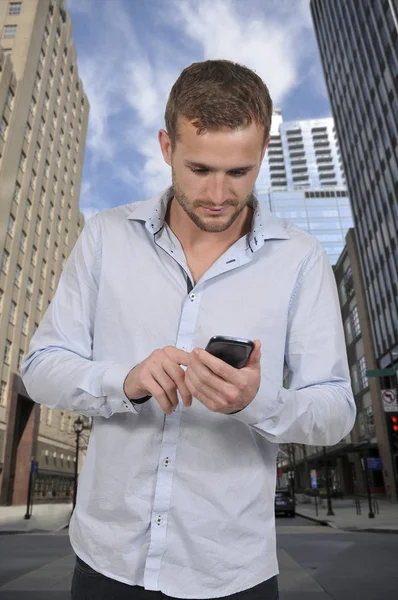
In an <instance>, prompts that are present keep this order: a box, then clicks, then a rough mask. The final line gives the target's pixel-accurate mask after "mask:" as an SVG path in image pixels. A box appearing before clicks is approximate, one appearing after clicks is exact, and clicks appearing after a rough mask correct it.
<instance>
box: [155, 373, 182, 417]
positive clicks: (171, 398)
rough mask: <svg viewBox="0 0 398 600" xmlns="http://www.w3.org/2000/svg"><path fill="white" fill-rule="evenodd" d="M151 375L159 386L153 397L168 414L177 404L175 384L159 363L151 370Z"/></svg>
mask: <svg viewBox="0 0 398 600" xmlns="http://www.w3.org/2000/svg"><path fill="white" fill-rule="evenodd" d="M151 376H152V379H153V380H154V381H155V382H156V383H157V384H158V386H159V387H160V391H159V390H158V393H157V395H156V396H155V398H156V400H157V401H158V402H159V404H160V405H161V407H162V408H163V410H165V409H166V410H165V412H167V413H168V414H170V413H171V412H172V411H173V409H174V408H176V407H177V406H178V398H177V389H176V385H175V383H174V381H173V380H172V379H171V378H170V377H169V376H168V374H167V373H166V371H165V370H164V369H163V367H162V366H160V365H159V366H158V367H157V368H153V369H152V370H151Z"/></svg>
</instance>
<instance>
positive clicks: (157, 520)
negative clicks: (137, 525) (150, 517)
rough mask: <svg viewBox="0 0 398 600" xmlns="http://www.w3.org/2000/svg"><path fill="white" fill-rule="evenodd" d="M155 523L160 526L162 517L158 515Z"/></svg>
mask: <svg viewBox="0 0 398 600" xmlns="http://www.w3.org/2000/svg"><path fill="white" fill-rule="evenodd" d="M156 523H157V524H158V525H161V524H162V523H163V519H162V517H161V516H160V515H159V516H158V517H156Z"/></svg>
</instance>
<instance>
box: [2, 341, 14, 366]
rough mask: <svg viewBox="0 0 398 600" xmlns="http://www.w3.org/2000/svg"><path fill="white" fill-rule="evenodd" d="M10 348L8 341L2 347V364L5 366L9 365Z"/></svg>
mask: <svg viewBox="0 0 398 600" xmlns="http://www.w3.org/2000/svg"><path fill="white" fill-rule="evenodd" d="M11 347H12V342H10V340H6V344H5V347H4V362H5V364H6V365H9V364H10V358H11Z"/></svg>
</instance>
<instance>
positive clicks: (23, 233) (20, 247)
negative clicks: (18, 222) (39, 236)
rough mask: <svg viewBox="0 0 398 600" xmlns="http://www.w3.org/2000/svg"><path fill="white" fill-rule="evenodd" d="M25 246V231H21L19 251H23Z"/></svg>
mask: <svg viewBox="0 0 398 600" xmlns="http://www.w3.org/2000/svg"><path fill="white" fill-rule="evenodd" d="M25 247H26V233H25V232H24V231H21V237H20V240H19V249H20V251H21V252H25Z"/></svg>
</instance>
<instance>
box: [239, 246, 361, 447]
mask: <svg viewBox="0 0 398 600" xmlns="http://www.w3.org/2000/svg"><path fill="white" fill-rule="evenodd" d="M285 360H286V363H287V367H288V369H289V373H290V377H289V379H290V381H289V386H288V389H286V388H285V387H280V388H278V387H277V386H276V385H275V384H273V383H271V382H270V380H269V379H268V378H267V374H266V373H262V380H261V385H260V388H259V392H258V394H257V396H256V397H255V398H254V400H253V401H252V402H251V403H250V404H249V405H248V406H247V407H246V408H245V409H243V410H242V411H241V412H239V413H236V414H234V415H233V418H235V419H238V420H240V421H242V422H244V423H246V424H247V425H249V426H250V427H253V428H254V429H255V430H256V431H257V432H258V433H260V434H261V435H263V436H264V437H265V438H267V439H268V440H269V441H271V442H275V443H300V444H309V445H319V446H327V445H333V444H336V443H338V442H339V441H340V440H341V439H342V438H344V437H345V436H346V435H347V434H348V433H349V432H350V431H351V429H352V427H353V425H354V422H355V416H356V406H355V401H354V397H353V394H352V389H351V382H350V376H349V368H348V361H347V352H346V346H345V339H344V330H343V324H342V318H341V312H340V304H339V300H338V294H337V287H336V281H335V277H334V273H333V270H332V268H331V265H330V262H329V259H328V256H327V254H326V252H325V250H324V249H323V248H321V249H319V248H318V249H317V251H314V252H312V257H311V258H310V259H309V260H308V261H307V264H306V266H305V267H304V268H303V270H302V275H301V276H300V278H299V281H298V282H297V284H296V287H295V291H294V292H293V295H292V299H291V302H290V310H289V320H288V329H287V337H286V349H285Z"/></svg>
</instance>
